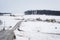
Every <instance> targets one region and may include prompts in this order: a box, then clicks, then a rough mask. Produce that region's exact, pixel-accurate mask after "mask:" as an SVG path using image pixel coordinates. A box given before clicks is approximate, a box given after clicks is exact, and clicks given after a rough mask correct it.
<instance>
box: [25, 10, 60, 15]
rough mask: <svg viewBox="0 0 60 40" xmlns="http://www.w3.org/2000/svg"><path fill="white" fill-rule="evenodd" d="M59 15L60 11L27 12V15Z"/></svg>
mask: <svg viewBox="0 0 60 40" xmlns="http://www.w3.org/2000/svg"><path fill="white" fill-rule="evenodd" d="M32 14H33V15H43V14H45V15H59V16H60V11H53V10H27V11H25V15H32Z"/></svg>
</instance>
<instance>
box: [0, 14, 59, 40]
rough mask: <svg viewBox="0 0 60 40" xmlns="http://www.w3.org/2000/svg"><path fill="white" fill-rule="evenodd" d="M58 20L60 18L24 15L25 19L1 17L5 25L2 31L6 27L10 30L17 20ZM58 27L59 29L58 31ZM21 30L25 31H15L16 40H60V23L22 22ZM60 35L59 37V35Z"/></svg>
mask: <svg viewBox="0 0 60 40" xmlns="http://www.w3.org/2000/svg"><path fill="white" fill-rule="evenodd" d="M22 18H24V19H30V20H32V19H36V18H41V19H42V20H45V19H56V21H60V16H46V15H24V16H23V17H21V16H17V17H11V16H0V20H2V22H3V24H2V25H0V30H1V29H2V28H3V27H4V26H5V27H6V29H10V28H9V27H10V26H12V27H13V26H14V25H15V24H16V23H17V22H18V21H20V20H15V19H22ZM56 27H57V29H56ZM20 29H21V30H23V31H21V32H20V31H18V30H15V31H14V32H15V35H16V37H17V38H16V40H60V23H52V22H43V21H27V22H22V24H21V26H20ZM57 34H59V35H57Z"/></svg>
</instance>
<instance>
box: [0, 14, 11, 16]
mask: <svg viewBox="0 0 60 40" xmlns="http://www.w3.org/2000/svg"><path fill="white" fill-rule="evenodd" d="M1 15H11V13H0V16H1Z"/></svg>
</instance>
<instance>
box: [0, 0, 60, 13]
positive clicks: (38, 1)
mask: <svg viewBox="0 0 60 40" xmlns="http://www.w3.org/2000/svg"><path fill="white" fill-rule="evenodd" d="M45 9H46V10H59V11H60V0H0V12H9V13H23V12H24V11H26V10H45Z"/></svg>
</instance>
